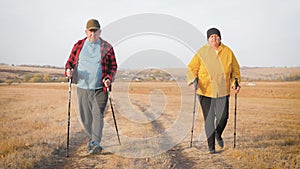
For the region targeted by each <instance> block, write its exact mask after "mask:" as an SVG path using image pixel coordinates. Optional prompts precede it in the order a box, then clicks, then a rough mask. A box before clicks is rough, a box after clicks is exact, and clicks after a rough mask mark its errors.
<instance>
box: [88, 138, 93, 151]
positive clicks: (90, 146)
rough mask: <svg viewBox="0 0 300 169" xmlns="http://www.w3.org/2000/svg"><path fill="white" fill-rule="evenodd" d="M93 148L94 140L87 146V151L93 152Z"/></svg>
mask: <svg viewBox="0 0 300 169" xmlns="http://www.w3.org/2000/svg"><path fill="white" fill-rule="evenodd" d="M92 146H93V141H92V139H90V140H89V142H88V145H87V150H88V151H91V150H92Z"/></svg>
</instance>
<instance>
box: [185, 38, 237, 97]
mask: <svg viewBox="0 0 300 169" xmlns="http://www.w3.org/2000/svg"><path fill="white" fill-rule="evenodd" d="M195 78H198V89H197V93H198V94H199V95H203V96H207V97H211V98H217V97H223V96H227V95H229V94H230V88H231V87H232V86H234V81H235V80H234V79H235V78H238V82H240V80H241V77H240V66H239V64H238V62H237V60H236V58H235V56H234V54H233V52H232V51H231V49H230V48H229V47H227V46H225V45H224V44H222V43H221V45H220V46H219V48H218V51H216V50H215V49H213V48H212V47H210V45H209V44H206V45H204V46H203V47H201V48H200V49H199V50H198V51H197V53H196V54H195V55H194V57H193V58H192V60H191V61H190V63H189V65H188V72H187V81H188V82H192V81H193V80H194V79H195Z"/></svg>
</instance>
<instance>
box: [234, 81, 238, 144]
mask: <svg viewBox="0 0 300 169" xmlns="http://www.w3.org/2000/svg"><path fill="white" fill-rule="evenodd" d="M234 80H235V81H234V89H237V88H238V87H239V82H238V78H234ZM236 105H237V93H235V94H234V134H233V136H234V140H233V148H235V145H236Z"/></svg>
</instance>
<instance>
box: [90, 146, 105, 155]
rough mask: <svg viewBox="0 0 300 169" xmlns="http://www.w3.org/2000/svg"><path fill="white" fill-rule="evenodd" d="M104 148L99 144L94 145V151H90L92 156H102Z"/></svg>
mask: <svg viewBox="0 0 300 169" xmlns="http://www.w3.org/2000/svg"><path fill="white" fill-rule="evenodd" d="M101 152H102V147H101V146H100V145H99V144H96V145H95V144H93V146H92V149H91V150H90V151H89V153H90V154H100V153H101Z"/></svg>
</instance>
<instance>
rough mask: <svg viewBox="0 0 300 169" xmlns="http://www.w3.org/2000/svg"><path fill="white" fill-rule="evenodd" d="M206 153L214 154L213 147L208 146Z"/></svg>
mask: <svg viewBox="0 0 300 169" xmlns="http://www.w3.org/2000/svg"><path fill="white" fill-rule="evenodd" d="M208 153H209V154H214V153H216V150H215V149H214V148H209V149H208Z"/></svg>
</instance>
